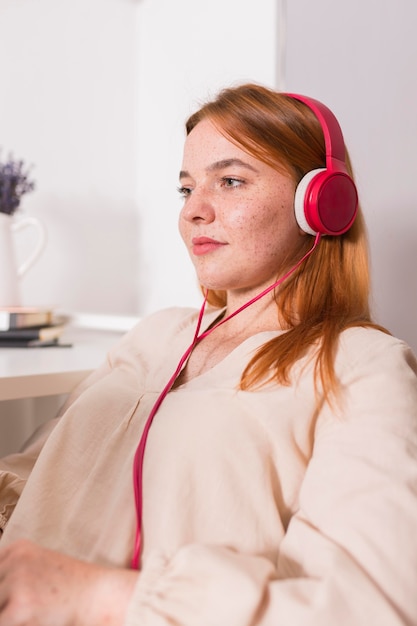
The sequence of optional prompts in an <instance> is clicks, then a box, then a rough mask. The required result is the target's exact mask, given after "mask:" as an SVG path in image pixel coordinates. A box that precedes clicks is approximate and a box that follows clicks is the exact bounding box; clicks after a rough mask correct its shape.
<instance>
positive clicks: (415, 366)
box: [335, 328, 417, 443]
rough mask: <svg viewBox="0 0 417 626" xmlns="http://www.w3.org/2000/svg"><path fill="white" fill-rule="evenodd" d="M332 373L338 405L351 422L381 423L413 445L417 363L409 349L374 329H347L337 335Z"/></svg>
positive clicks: (416, 433) (416, 424) (416, 434)
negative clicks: (337, 386) (338, 393)
mask: <svg viewBox="0 0 417 626" xmlns="http://www.w3.org/2000/svg"><path fill="white" fill-rule="evenodd" d="M335 371H336V374H337V377H338V380H339V382H340V386H341V391H342V398H343V401H344V402H343V403H342V406H344V407H345V408H346V409H347V413H348V414H350V416H351V418H352V419H353V420H354V421H355V419H354V417H353V416H355V417H356V418H360V421H361V423H362V424H363V423H364V422H365V421H366V422H368V423H370V422H374V423H375V424H378V428H380V427H382V426H383V425H384V424H385V426H386V427H387V428H388V429H389V430H390V431H391V432H393V431H396V432H397V434H398V433H399V432H402V434H403V435H404V433H405V432H407V433H408V435H407V436H408V437H410V440H411V438H412V439H413V440H414V441H415V442H416V443H417V361H416V357H415V355H414V353H413V351H412V350H411V348H410V346H408V345H407V344H406V343H405V342H404V341H402V340H401V339H398V338H396V337H393V336H391V335H388V334H386V333H383V332H382V331H378V330H376V329H373V328H351V329H348V330H346V331H344V332H343V333H342V334H341V336H340V339H339V345H338V349H337V353H336V357H335ZM365 418H366V419H365Z"/></svg>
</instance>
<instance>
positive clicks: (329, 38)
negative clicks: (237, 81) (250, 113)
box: [286, 0, 417, 351]
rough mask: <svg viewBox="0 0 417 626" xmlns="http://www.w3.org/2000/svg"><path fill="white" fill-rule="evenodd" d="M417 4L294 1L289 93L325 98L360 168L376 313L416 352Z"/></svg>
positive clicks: (290, 7)
mask: <svg viewBox="0 0 417 626" xmlns="http://www.w3.org/2000/svg"><path fill="white" fill-rule="evenodd" d="M416 23H417V3H416V2H415V1H414V0H396V1H395V2H388V0H350V1H349V2H344V3H342V2H334V0H315V1H314V2H309V0H288V10H287V24H288V32H287V44H288V45H287V55H286V56H287V71H286V76H287V88H288V90H290V91H291V90H298V91H300V92H305V93H308V94H309V95H311V96H315V97H317V98H319V99H322V100H323V101H324V102H326V103H327V104H328V105H329V106H330V107H331V108H333V110H334V112H335V113H336V115H337V116H338V118H339V121H340V122H341V124H342V128H343V130H344V134H345V141H346V143H347V145H348V148H349V151H350V153H351V156H352V159H353V164H354V167H355V170H356V175H357V179H358V186H359V190H360V194H361V198H362V204H363V209H364V213H365V217H366V220H367V224H368V231H369V239H370V245H371V254H372V269H373V285H374V288H373V293H374V312H375V314H376V316H377V318H378V320H379V321H380V322H382V323H383V324H385V325H386V326H388V328H389V329H390V330H391V331H392V332H393V333H394V334H396V335H397V336H400V337H402V338H404V339H406V340H407V341H408V342H409V343H410V344H411V345H412V346H413V348H414V350H416V351H417V324H416V321H415V320H416V311H417V280H416V277H415V270H416V266H417V184H416V174H417V151H416V142H417V115H416V111H417V80H416V67H417V39H416V37H415V24H416Z"/></svg>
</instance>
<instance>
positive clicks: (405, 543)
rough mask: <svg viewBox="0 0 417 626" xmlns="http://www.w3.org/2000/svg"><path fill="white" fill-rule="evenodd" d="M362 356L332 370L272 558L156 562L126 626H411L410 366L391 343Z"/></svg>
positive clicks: (416, 521) (414, 542) (416, 525)
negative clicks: (293, 507)
mask: <svg viewBox="0 0 417 626" xmlns="http://www.w3.org/2000/svg"><path fill="white" fill-rule="evenodd" d="M359 352H360V354H358V355H356V354H353V355H352V351H351V352H350V353H349V354H350V355H352V356H351V359H350V361H349V362H347V363H346V359H345V362H344V365H343V368H342V370H340V371H339V374H340V376H341V383H342V397H341V399H342V401H343V402H342V403H341V404H340V406H341V407H343V408H342V409H340V408H339V410H338V409H337V406H333V407H330V406H328V405H326V406H324V407H323V409H322V411H321V415H320V418H319V419H318V421H317V424H316V432H315V444H314V452H313V455H312V458H311V461H310V463H309V466H308V468H307V472H306V474H305V477H304V480H303V484H302V488H301V492H300V506H299V509H298V511H297V512H296V513H295V514H294V516H293V517H292V519H291V521H290V523H289V525H288V528H287V532H286V535H285V537H284V539H283V540H282V542H281V545H280V551H279V557H278V561H277V562H276V563H272V562H271V561H269V560H267V559H266V558H264V557H262V556H261V555H254V554H242V553H239V552H236V551H232V550H231V549H229V548H228V547H227V546H208V545H193V544H191V545H187V546H184V547H183V548H181V549H180V550H179V551H178V552H177V553H176V554H175V555H174V556H173V557H172V558H165V557H164V556H163V555H159V554H155V553H154V554H153V555H152V557H151V558H149V559H148V560H147V561H146V563H145V566H144V569H143V570H142V572H141V574H140V576H139V579H138V583H137V586H136V589H135V592H134V596H133V598H132V601H131V604H130V607H129V610H128V615H127V618H126V621H125V626H139V625H140V626H168V625H172V624H176V625H177V626H195V624H198V625H199V626H214V625H215V626H230V625H233V626H255V625H256V626H335V625H337V626H369V624H370V623H372V624H376V625H378V626H416V625H417V539H416V533H417V378H416V371H417V367H416V362H415V359H414V357H413V355H412V353H411V351H410V350H409V349H408V347H407V346H405V345H404V344H402V343H401V342H400V341H398V340H392V341H390V342H389V344H388V347H387V343H386V342H381V343H380V344H378V343H377V345H376V346H373V347H372V349H371V348H369V349H367V348H366V347H365V348H364V349H363V350H362V351H359ZM261 514H262V513H261V512H260V515H261ZM236 532H237V533H238V532H239V529H238V528H237V529H236Z"/></svg>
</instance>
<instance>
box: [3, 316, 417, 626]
mask: <svg viewBox="0 0 417 626" xmlns="http://www.w3.org/2000/svg"><path fill="white" fill-rule="evenodd" d="M217 314H218V311H211V312H208V313H207V314H206V315H205V318H204V325H205V326H207V325H209V324H210V323H211V322H212V321H213V319H214V318H215V316H216V315H217ZM195 321H196V312H195V311H191V310H185V309H171V310H169V311H162V312H159V313H157V314H154V315H152V316H150V317H149V318H147V319H146V320H143V321H142V322H141V323H140V324H139V325H138V326H137V327H135V328H134V329H133V330H132V331H130V332H129V333H128V334H127V335H126V336H125V337H124V338H123V340H122V341H121V343H120V344H119V345H118V346H117V347H116V348H115V349H114V350H113V351H112V352H111V353H110V354H109V356H108V359H107V362H106V363H104V364H103V366H102V367H101V368H100V369H99V370H97V371H96V372H94V373H93V374H92V375H91V376H90V377H89V378H88V379H87V380H86V381H84V383H82V384H81V386H80V387H79V388H78V389H77V390H76V392H75V393H74V394H73V396H72V397H71V398H70V401H69V402H68V404H67V406H66V407H65V410H64V411H63V416H62V417H61V419H60V420H59V421H58V422H57V424H56V426H55V424H54V426H55V427H54V428H53V429H52V426H51V427H50V428H49V430H51V431H52V432H51V433H50V434H49V436H48V437H47V438H46V435H47V434H48V433H47V432H46V433H44V434H42V435H41V436H40V438H39V439H38V440H36V441H34V442H33V443H32V444H31V446H30V447H29V449H28V451H27V452H26V453H24V454H22V455H14V456H13V457H9V458H8V459H5V460H4V461H3V462H2V463H1V464H0V515H2V516H3V521H4V522H5V521H6V518H7V517H8V516H9V514H10V512H11V510H12V509H13V507H14V505H15V504H16V501H17V505H16V508H15V509H14V512H13V514H12V516H11V518H10V521H9V522H8V523H7V525H6V527H5V530H4V534H3V538H2V544H6V543H8V542H10V541H12V540H14V539H16V538H18V537H28V538H31V539H33V540H35V541H37V542H39V543H41V544H42V545H44V546H47V547H50V548H55V549H57V550H60V551H63V552H66V553H67V554H70V555H73V556H76V557H80V558H84V559H88V560H91V561H94V562H97V563H108V564H114V565H118V566H126V567H128V566H129V564H130V560H131V556H132V549H133V542H134V534H135V508H134V499H133V487H132V462H133V456H134V453H135V450H136V446H137V444H138V442H139V438H140V434H141V431H142V428H143V425H144V422H145V421H146V418H147V416H148V414H149V411H150V410H151V407H152V405H153V403H154V402H155V400H156V398H157V397H158V394H159V392H160V391H161V389H162V388H163V387H164V385H165V383H166V381H167V380H168V379H169V377H170V375H171V374H172V372H173V371H174V370H175V367H176V364H177V362H178V360H179V358H180V356H181V355H182V353H183V352H184V350H185V349H186V348H187V347H188V345H189V343H190V342H191V339H192V336H193V333H194V326H195ZM275 335H276V333H274V332H264V333H260V334H258V335H256V336H254V337H252V338H250V339H248V340H246V341H245V342H243V343H242V344H241V345H240V346H238V347H237V348H236V349H235V350H234V351H233V352H232V353H231V354H230V355H229V356H228V357H226V358H225V359H224V360H223V361H222V362H221V363H219V364H218V365H217V366H215V367H214V368H213V369H212V370H210V371H209V372H207V373H205V374H203V375H202V376H199V377H197V378H195V379H193V380H192V381H190V382H189V383H187V384H186V385H183V386H180V387H178V388H177V389H175V390H174V391H172V392H170V393H169V394H168V396H167V398H166V399H165V401H164V402H163V404H162V406H161V408H160V410H159V412H158V414H157V415H156V417H155V420H154V423H153V425H152V427H151V430H150V434H149V439H148V444H147V448H146V453H145V461H144V483H143V484H144V502H143V512H144V523H143V532H144V550H143V558H142V571H141V575H140V576H139V579H138V584H137V587H136V589H135V594H134V597H133V599H132V602H131V605H130V608H129V615H128V617H127V620H126V623H125V626H139V625H140V626H168V625H172V624H175V625H178V626H209V625H210V626H255V625H258V626H260V625H262V626H336V625H337V626H345V625H346V626H362V625H363V626H365V625H366V626H368V624H369V623H370V622H371V621H372V623H374V624H377V625H378V626H400V625H402V626H405V625H406V626H416V625H417V593H416V592H417V538H416V537H417V378H416V371H417V366H416V362H415V359H414V357H413V355H412V353H411V351H410V349H409V348H408V347H407V346H406V345H405V344H403V343H402V342H401V341H399V340H397V339H395V338H392V337H389V336H388V335H385V334H383V333H381V332H379V331H375V330H370V329H360V328H356V329H351V330H348V331H346V332H344V333H343V334H342V336H341V339H340V345H339V349H338V352H337V355H336V371H337V374H338V377H339V379H340V381H341V385H342V393H341V396H340V401H339V404H338V405H337V406H333V407H331V406H329V405H328V404H327V403H323V402H321V401H320V398H316V397H315V393H314V386H313V367H312V364H311V363H309V362H308V360H304V361H303V362H300V363H299V364H298V366H297V367H296V368H295V371H294V374H293V384H292V385H291V386H288V387H286V386H282V387H280V386H276V385H272V384H271V385H268V386H267V387H265V388H263V389H261V390H259V391H255V392H243V391H240V390H238V381H239V378H240V374H241V371H242V369H243V367H244V365H245V364H246V363H247V361H248V359H249V358H250V356H251V355H252V354H253V351H254V350H255V349H256V348H257V347H259V346H260V345H261V344H262V343H264V342H265V341H267V340H268V339H270V338H272V337H273V336H275ZM46 431H48V427H47V428H46ZM45 439H46V443H45V444H44V441H45ZM40 449H42V451H41V453H40V454H39V450H40ZM38 454H39V458H38V460H37V462H36V464H35V465H34V466H33V463H34V460H35V459H36V457H37V456H38ZM32 466H33V469H32ZM29 475H30V478H29V479H28V476H29ZM26 481H27V483H26ZM25 483H26V486H24V485H25ZM23 486H24V489H23V492H22V487H23Z"/></svg>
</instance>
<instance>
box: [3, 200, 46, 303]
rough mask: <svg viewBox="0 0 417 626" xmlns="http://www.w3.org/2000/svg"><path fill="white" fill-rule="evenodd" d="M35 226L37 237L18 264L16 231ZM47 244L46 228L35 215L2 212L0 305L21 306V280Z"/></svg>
mask: <svg viewBox="0 0 417 626" xmlns="http://www.w3.org/2000/svg"><path fill="white" fill-rule="evenodd" d="M26 228H35V229H36V231H37V239H36V242H35V244H34V247H33V249H32V250H31V251H30V254H28V256H27V257H26V259H25V260H24V261H23V262H22V263H21V264H20V266H19V267H18V266H17V262H16V257H15V252H14V243H13V239H14V235H15V233H17V232H19V231H21V230H23V229H26ZM45 245H46V229H45V226H44V224H43V223H42V222H41V221H40V220H39V219H37V218H35V217H16V216H11V215H8V214H6V213H1V212H0V307H5V306H19V305H20V290H19V281H20V279H21V278H22V276H24V275H25V274H26V272H27V271H28V270H29V269H30V268H31V267H32V265H33V264H34V263H35V262H36V261H37V260H38V259H39V257H40V255H41V253H42V252H43V250H44V248H45Z"/></svg>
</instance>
